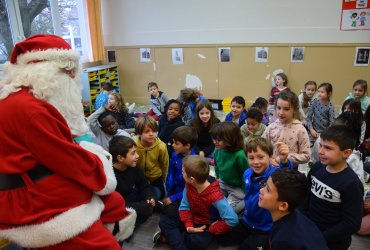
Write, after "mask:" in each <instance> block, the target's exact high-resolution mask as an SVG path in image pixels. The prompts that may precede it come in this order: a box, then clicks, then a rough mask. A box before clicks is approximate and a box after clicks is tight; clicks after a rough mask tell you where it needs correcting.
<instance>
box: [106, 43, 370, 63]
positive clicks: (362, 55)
mask: <svg viewBox="0 0 370 250" xmlns="http://www.w3.org/2000/svg"><path fill="white" fill-rule="evenodd" d="M115 52H116V51H115V50H108V51H107V56H108V62H116V53H115ZM369 55H370V47H356V52H355V60H354V64H353V65H354V66H368V65H369ZM198 56H200V57H202V56H203V55H201V54H198ZM203 57H204V56H203ZM268 57H269V48H268V47H256V53H255V62H260V63H266V62H268ZM304 57H305V47H291V49H290V61H291V62H293V63H296V62H297V63H299V62H304ZM204 58H205V57H204ZM151 60H152V54H151V51H150V48H140V61H141V62H150V61H151ZM218 60H219V62H221V63H224V62H230V61H231V48H218ZM172 63H173V64H184V54H183V49H182V48H173V49H172Z"/></svg>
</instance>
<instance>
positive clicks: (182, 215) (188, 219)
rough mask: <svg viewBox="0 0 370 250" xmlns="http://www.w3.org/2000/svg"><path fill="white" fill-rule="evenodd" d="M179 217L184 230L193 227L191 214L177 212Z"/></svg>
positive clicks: (186, 211)
mask: <svg viewBox="0 0 370 250" xmlns="http://www.w3.org/2000/svg"><path fill="white" fill-rule="evenodd" d="M179 216H180V219H181V221H182V222H183V223H184V225H185V228H188V227H194V223H193V220H192V217H193V215H192V214H191V212H190V210H179Z"/></svg>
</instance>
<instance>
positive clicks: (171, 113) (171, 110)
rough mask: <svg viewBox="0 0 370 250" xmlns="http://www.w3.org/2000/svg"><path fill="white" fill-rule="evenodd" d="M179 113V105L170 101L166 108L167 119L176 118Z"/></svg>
mask: <svg viewBox="0 0 370 250" xmlns="http://www.w3.org/2000/svg"><path fill="white" fill-rule="evenodd" d="M179 115H180V106H179V105H178V104H177V103H171V104H170V106H169V107H168V110H167V118H168V120H173V119H176V118H177V117H178V116H179Z"/></svg>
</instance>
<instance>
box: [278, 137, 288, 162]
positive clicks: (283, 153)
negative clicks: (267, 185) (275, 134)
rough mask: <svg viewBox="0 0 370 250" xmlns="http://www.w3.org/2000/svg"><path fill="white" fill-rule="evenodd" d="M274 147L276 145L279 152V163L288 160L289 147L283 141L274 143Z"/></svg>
mask: <svg viewBox="0 0 370 250" xmlns="http://www.w3.org/2000/svg"><path fill="white" fill-rule="evenodd" d="M275 147H277V150H278V152H279V156H278V158H279V162H280V163H287V161H288V155H289V147H288V145H286V144H285V143H284V142H277V143H276V144H275Z"/></svg>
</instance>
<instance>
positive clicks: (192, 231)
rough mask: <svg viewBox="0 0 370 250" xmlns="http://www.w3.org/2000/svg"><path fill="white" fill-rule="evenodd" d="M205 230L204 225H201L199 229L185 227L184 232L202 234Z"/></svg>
mask: <svg viewBox="0 0 370 250" xmlns="http://www.w3.org/2000/svg"><path fill="white" fill-rule="evenodd" d="M205 229H206V225H203V226H201V227H187V228H186V231H188V233H202V232H204V230H205Z"/></svg>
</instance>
